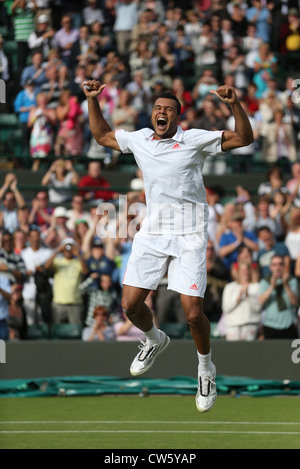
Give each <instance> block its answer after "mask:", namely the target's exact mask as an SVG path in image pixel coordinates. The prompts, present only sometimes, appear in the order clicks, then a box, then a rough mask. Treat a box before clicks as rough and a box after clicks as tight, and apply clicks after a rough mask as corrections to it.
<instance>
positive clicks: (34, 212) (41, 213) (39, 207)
mask: <svg viewBox="0 0 300 469" xmlns="http://www.w3.org/2000/svg"><path fill="white" fill-rule="evenodd" d="M31 205H32V208H31V211H30V215H29V219H28V221H29V223H30V224H31V225H36V226H37V227H38V228H39V229H40V231H41V232H43V231H45V230H47V229H48V228H49V227H50V225H51V220H52V218H51V217H52V215H53V211H54V209H53V207H50V206H49V194H48V191H47V190H39V191H38V192H37V193H36V195H35V197H34V198H33V199H32V202H31Z"/></svg>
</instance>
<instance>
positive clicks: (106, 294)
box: [79, 272, 120, 326]
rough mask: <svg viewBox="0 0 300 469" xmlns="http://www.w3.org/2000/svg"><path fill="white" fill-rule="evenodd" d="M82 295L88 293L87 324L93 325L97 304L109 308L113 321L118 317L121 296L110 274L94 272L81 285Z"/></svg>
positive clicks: (111, 320) (110, 317)
mask: <svg viewBox="0 0 300 469" xmlns="http://www.w3.org/2000/svg"><path fill="white" fill-rule="evenodd" d="M79 289H80V292H81V294H82V295H87V314H86V318H85V323H86V325H87V326H92V325H93V312H94V310H95V307H96V306H99V305H100V306H104V307H105V308H106V310H107V314H108V318H109V320H110V322H111V323H113V322H115V318H116V317H118V315H117V310H118V308H119V306H120V298H119V296H118V293H117V291H116V290H115V289H114V287H113V284H112V278H111V276H110V275H107V274H102V275H99V274H98V273H96V272H94V273H92V274H91V275H90V276H89V277H88V278H87V279H86V280H84V281H83V282H82V283H81V284H80V285H79Z"/></svg>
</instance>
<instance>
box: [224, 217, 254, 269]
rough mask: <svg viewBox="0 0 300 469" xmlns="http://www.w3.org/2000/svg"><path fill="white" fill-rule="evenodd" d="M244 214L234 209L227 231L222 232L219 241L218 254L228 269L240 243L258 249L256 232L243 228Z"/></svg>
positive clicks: (235, 257)
mask: <svg viewBox="0 0 300 469" xmlns="http://www.w3.org/2000/svg"><path fill="white" fill-rule="evenodd" d="M243 219H244V214H243V213H242V212H241V211H238V210H237V211H236V212H235V213H234V214H233V216H232V219H231V221H230V222H229V232H225V233H223V234H222V236H221V238H220V242H219V255H220V256H221V257H222V258H223V261H224V263H225V265H226V266H227V268H228V269H230V268H231V265H232V263H233V262H236V261H237V255H238V249H239V247H240V246H241V245H245V246H248V247H249V248H250V249H251V250H252V251H257V250H258V242H257V237H256V234H255V233H254V232H253V231H244V230H243Z"/></svg>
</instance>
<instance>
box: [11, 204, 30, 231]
mask: <svg viewBox="0 0 300 469" xmlns="http://www.w3.org/2000/svg"><path fill="white" fill-rule="evenodd" d="M29 215H30V208H29V207H28V205H24V207H19V208H18V222H19V227H18V229H19V230H21V231H22V232H23V233H24V234H25V235H27V234H28V233H29V231H30V228H31V224H30V222H29ZM14 233H15V231H14Z"/></svg>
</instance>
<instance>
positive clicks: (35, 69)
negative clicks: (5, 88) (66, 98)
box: [20, 52, 47, 93]
mask: <svg viewBox="0 0 300 469" xmlns="http://www.w3.org/2000/svg"><path fill="white" fill-rule="evenodd" d="M27 80H32V81H33V84H34V90H35V92H36V93H39V92H40V90H41V86H42V85H43V84H44V83H45V82H46V81H47V78H46V71H45V68H44V67H43V54H41V53H40V52H34V53H33V54H32V58H31V65H27V66H26V67H25V68H24V70H23V71H22V75H21V81H20V84H21V86H24V85H25V83H26V81H27Z"/></svg>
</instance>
